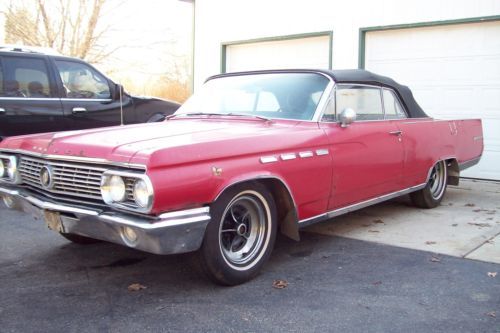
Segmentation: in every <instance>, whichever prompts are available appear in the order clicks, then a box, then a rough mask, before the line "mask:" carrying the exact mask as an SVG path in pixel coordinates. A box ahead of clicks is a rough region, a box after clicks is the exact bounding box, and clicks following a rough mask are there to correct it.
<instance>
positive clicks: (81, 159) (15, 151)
mask: <svg viewBox="0 0 500 333" xmlns="http://www.w3.org/2000/svg"><path fill="white" fill-rule="evenodd" d="M0 153H12V154H21V155H29V156H34V157H39V158H44V159H48V160H56V161H57V160H60V161H70V162H84V163H91V164H104V165H112V166H119V167H124V168H130V169H140V170H147V168H146V166H145V165H142V164H133V163H125V162H112V161H108V160H105V159H102V158H91V157H80V156H67V155H52V154H45V153H36V152H32V151H27V150H21V149H8V148H7V149H1V150H0Z"/></svg>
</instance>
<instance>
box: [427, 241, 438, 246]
mask: <svg viewBox="0 0 500 333" xmlns="http://www.w3.org/2000/svg"><path fill="white" fill-rule="evenodd" d="M425 244H427V245H434V244H436V242H434V241H427V242H425Z"/></svg>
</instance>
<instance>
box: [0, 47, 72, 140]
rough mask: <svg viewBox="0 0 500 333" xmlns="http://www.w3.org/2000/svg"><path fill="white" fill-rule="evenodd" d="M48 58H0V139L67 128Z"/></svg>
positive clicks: (31, 56) (9, 56) (12, 56)
mask: <svg viewBox="0 0 500 333" xmlns="http://www.w3.org/2000/svg"><path fill="white" fill-rule="evenodd" d="M48 65H49V63H48V61H47V58H46V57H43V56H34V55H25V54H10V55H9V54H2V55H1V56H0V137H6V136H13V135H21V134H32V133H41V132H51V131H62V130H64V129H66V128H67V124H66V122H65V120H64V114H63V110H62V105H61V101H60V99H59V97H57V88H56V85H55V83H54V78H53V76H52V73H51V71H50V70H49V67H48Z"/></svg>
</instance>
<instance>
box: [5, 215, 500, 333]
mask: <svg viewBox="0 0 500 333" xmlns="http://www.w3.org/2000/svg"><path fill="white" fill-rule="evenodd" d="M191 259H192V257H191V255H173V256H157V255H152V254H147V253H143V252H138V251H135V250H132V249H127V248H125V247H121V246H118V245H114V244H109V243H97V244H93V245H86V246H81V245H76V244H72V243H70V242H68V241H66V240H65V239H64V238H62V237H60V236H59V235H57V234H56V233H54V232H52V231H49V230H47V228H46V227H45V225H44V224H43V223H42V222H41V221H34V220H32V219H31V217H29V216H28V215H26V214H22V213H19V212H14V211H10V210H6V209H5V208H0V295H1V297H0V331H1V332H5V333H6V332H426V333H427V332H500V265H499V264H495V263H488V262H481V261H475V260H469V259H463V258H457V257H451V256H446V255H439V254H436V253H433V252H426V251H417V250H411V249H405V248H400V247H395V246H388V245H384V244H376V243H372V242H367V241H360V240H355V239H348V238H342V237H338V236H328V235H320V234H315V233H308V232H304V233H302V240H301V241H300V242H294V241H291V240H288V239H286V238H283V237H280V238H279V239H278V241H277V244H276V248H275V251H274V252H273V255H272V257H271V260H270V261H269V262H268V263H267V265H266V266H265V267H264V269H263V271H262V274H260V275H259V276H258V277H257V278H256V279H255V280H253V281H250V282H248V283H246V284H244V285H241V286H236V287H219V286H215V285H213V284H212V283H210V282H209V281H208V280H206V279H205V278H204V277H203V276H200V274H199V272H198V271H197V270H196V269H194V268H193V266H192V264H191V262H192V260H191ZM496 272H497V273H499V274H498V275H496V276H495V273H496ZM276 280H283V281H282V282H281V284H282V285H285V286H286V287H285V288H283V289H277V288H274V287H273V282H275V281H276ZM134 284H135V287H136V288H135V289H137V290H136V291H130V290H129V286H131V285H134Z"/></svg>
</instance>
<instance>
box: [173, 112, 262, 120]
mask: <svg viewBox="0 0 500 333" xmlns="http://www.w3.org/2000/svg"><path fill="white" fill-rule="evenodd" d="M178 116H187V117H190V116H232V117H251V118H256V119H260V120H264V121H269V120H270V119H269V118H266V117H262V116H256V115H254V114H246V113H233V112H229V113H213V112H212V113H210V112H192V113H179V114H177V113H174V114H171V115H170V116H167V118H166V119H167V120H168V119H172V118H175V117H178Z"/></svg>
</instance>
